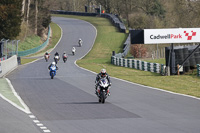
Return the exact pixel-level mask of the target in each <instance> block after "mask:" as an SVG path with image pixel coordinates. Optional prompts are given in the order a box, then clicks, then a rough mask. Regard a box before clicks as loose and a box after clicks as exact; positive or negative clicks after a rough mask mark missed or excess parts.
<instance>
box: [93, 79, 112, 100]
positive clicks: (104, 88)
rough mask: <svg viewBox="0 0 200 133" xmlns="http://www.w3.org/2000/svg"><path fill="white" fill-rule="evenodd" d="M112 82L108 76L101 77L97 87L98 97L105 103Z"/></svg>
mask: <svg viewBox="0 0 200 133" xmlns="http://www.w3.org/2000/svg"><path fill="white" fill-rule="evenodd" d="M109 88H110V84H109V82H108V80H107V79H106V78H102V79H100V81H99V83H98V87H97V93H96V95H97V97H98V98H99V102H100V103H105V99H106V98H107V97H108V93H109Z"/></svg>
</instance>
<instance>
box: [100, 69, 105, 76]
mask: <svg viewBox="0 0 200 133" xmlns="http://www.w3.org/2000/svg"><path fill="white" fill-rule="evenodd" d="M101 76H102V77H105V76H106V69H101Z"/></svg>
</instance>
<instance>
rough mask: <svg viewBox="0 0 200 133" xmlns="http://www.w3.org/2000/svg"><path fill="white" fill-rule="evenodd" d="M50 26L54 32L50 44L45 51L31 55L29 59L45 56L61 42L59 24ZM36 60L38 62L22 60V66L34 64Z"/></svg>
mask: <svg viewBox="0 0 200 133" xmlns="http://www.w3.org/2000/svg"><path fill="white" fill-rule="evenodd" d="M50 26H51V30H52V37H51V39H50V41H49V44H48V45H47V46H46V47H45V48H44V49H43V50H41V51H39V52H37V53H35V54H32V55H29V56H28V57H31V56H33V57H37V56H43V55H44V53H45V52H46V51H49V52H50V51H51V50H52V48H54V46H55V45H56V44H57V42H58V41H59V39H60V37H61V29H60V28H59V26H58V25H57V24H55V23H53V22H52V23H51V24H50ZM40 45H41V44H40ZM34 60H36V59H27V58H22V59H21V64H26V63H29V62H32V61H34Z"/></svg>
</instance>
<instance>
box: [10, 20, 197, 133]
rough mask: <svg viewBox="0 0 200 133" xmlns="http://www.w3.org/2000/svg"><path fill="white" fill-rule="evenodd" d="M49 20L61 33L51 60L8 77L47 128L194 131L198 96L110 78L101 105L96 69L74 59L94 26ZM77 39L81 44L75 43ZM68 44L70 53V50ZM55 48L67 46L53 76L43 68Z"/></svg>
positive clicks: (85, 132)
mask: <svg viewBox="0 0 200 133" xmlns="http://www.w3.org/2000/svg"><path fill="white" fill-rule="evenodd" d="M52 20H53V22H55V23H57V24H58V25H60V26H61V28H62V30H63V37H62V39H61V41H60V43H59V44H58V46H57V47H56V48H55V49H54V51H53V52H52V53H51V55H52V56H51V58H50V61H49V62H45V60H44V59H42V60H39V61H36V62H34V63H32V64H28V65H24V66H20V67H18V68H17V69H16V70H15V71H13V72H12V73H10V74H9V75H8V76H7V77H8V78H9V79H10V80H11V82H12V85H13V86H14V88H15V90H16V91H17V92H18V93H19V95H20V96H21V97H22V99H23V100H24V102H25V103H26V104H27V105H28V107H29V108H30V110H31V112H32V113H33V114H34V115H35V116H36V117H37V118H38V119H39V120H40V121H41V122H42V123H43V124H44V125H45V126H46V127H47V128H48V129H49V130H50V131H51V132H52V133H199V131H200V100H197V99H194V98H190V97H185V96H180V95H176V94H171V93H167V92H163V91H159V90H156V89H151V88H148V87H144V86H139V85H136V84H131V83H127V82H124V81H122V80H119V79H115V78H112V77H111V80H112V88H111V96H110V97H108V98H107V99H106V103H105V104H100V103H98V99H97V97H96V95H95V94H94V81H95V78H96V74H95V73H92V72H89V71H86V70H84V69H81V68H79V67H77V66H76V65H75V64H74V62H75V60H77V59H79V58H81V57H82V56H84V55H85V54H86V53H87V52H88V51H89V50H90V49H91V47H92V45H93V43H94V40H95V37H96V34H97V32H96V29H95V28H94V27H93V26H92V25H91V24H89V23H87V22H85V21H82V20H76V19H67V18H60V17H54V18H52ZM79 38H82V40H83V46H82V47H78V43H77V42H78V39H79ZM73 46H75V47H76V49H77V53H76V55H75V56H73V55H72V54H71V49H72V47H73ZM56 51H57V52H59V53H60V54H61V53H63V51H66V53H67V54H68V56H69V57H68V60H67V62H66V63H63V61H62V60H60V61H59V63H58V67H59V70H58V71H57V75H56V77H55V79H53V80H52V79H50V76H49V71H48V69H47V67H48V65H49V63H50V62H52V61H53V54H54V53H55V52H56ZM94 56H95V55H94ZM108 73H109V72H108Z"/></svg>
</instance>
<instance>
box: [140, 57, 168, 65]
mask: <svg viewBox="0 0 200 133" xmlns="http://www.w3.org/2000/svg"><path fill="white" fill-rule="evenodd" d="M143 61H146V62H150V63H159V64H165V59H164V58H160V59H154V60H152V59H144V60H143Z"/></svg>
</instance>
